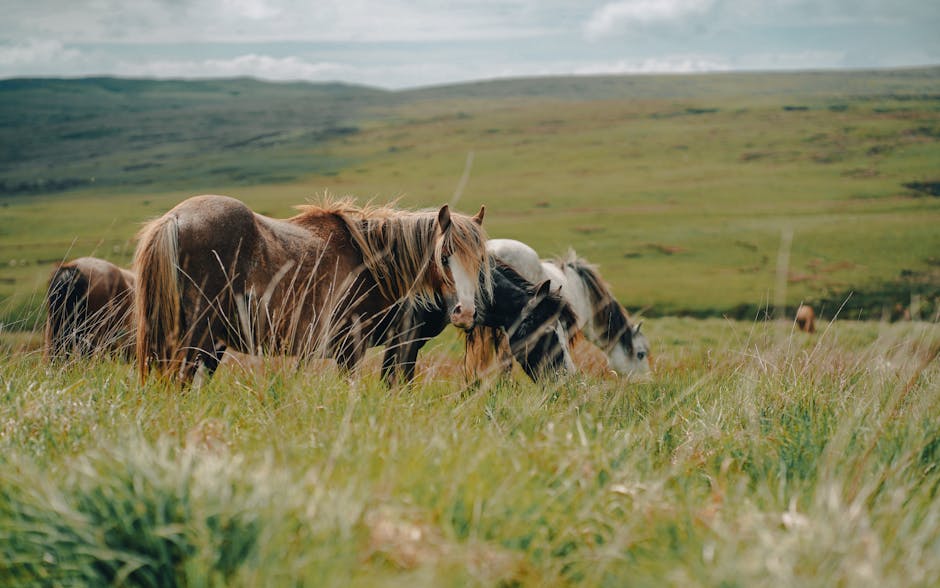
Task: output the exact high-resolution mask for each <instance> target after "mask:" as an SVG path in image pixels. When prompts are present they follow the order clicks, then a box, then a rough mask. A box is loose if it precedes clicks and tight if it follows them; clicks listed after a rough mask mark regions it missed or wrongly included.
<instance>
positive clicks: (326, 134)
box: [0, 69, 940, 329]
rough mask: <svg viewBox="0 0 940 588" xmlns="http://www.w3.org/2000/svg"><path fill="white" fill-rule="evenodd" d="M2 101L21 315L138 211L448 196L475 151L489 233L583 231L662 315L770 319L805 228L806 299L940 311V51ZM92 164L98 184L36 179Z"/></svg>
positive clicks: (797, 290)
mask: <svg viewBox="0 0 940 588" xmlns="http://www.w3.org/2000/svg"><path fill="white" fill-rule="evenodd" d="M0 102H2V105H3V109H2V112H3V113H4V116H5V117H6V119H7V122H8V123H11V124H9V125H7V124H3V125H0V129H4V130H3V133H4V135H3V141H2V142H3V144H4V145H5V146H6V151H5V155H4V157H3V158H2V161H0V172H2V177H3V179H4V182H6V185H8V187H9V186H13V189H11V191H9V195H8V196H6V197H2V198H0V200H2V204H0V205H2V206H3V207H4V208H3V215H2V223H0V307H2V309H3V313H2V316H4V317H6V318H5V319H3V322H5V323H6V324H7V329H9V328H31V327H32V325H33V324H34V323H35V321H36V318H41V316H40V313H39V311H38V306H39V305H38V298H37V296H36V293H37V292H40V291H41V290H42V287H43V281H44V280H45V279H46V277H47V275H48V271H49V268H50V266H51V264H52V263H53V262H54V261H56V260H62V259H64V258H69V257H76V256H79V255H88V254H94V255H99V256H103V257H106V258H109V259H111V260H113V261H115V262H117V263H122V264H127V263H128V262H129V259H130V256H131V253H132V251H133V243H132V238H133V235H134V233H135V232H136V230H137V228H138V227H139V225H140V223H141V222H142V221H143V220H145V219H147V218H150V217H153V216H155V215H158V214H160V213H162V212H164V211H166V210H167V209H169V208H170V207H172V206H173V205H174V204H176V203H177V202H179V201H180V200H182V199H184V198H186V197H188V196H191V195H194V194H198V193H226V194H229V195H233V196H236V197H239V198H241V199H243V200H245V201H246V202H248V203H249V204H250V205H252V206H253V207H255V209H256V210H258V211H260V212H263V213H267V214H271V215H277V216H287V215H290V214H292V208H291V207H292V206H293V205H296V204H299V203H302V202H304V201H306V200H308V199H310V198H313V197H315V196H316V195H317V194H322V193H323V192H326V191H329V192H332V193H334V194H350V195H353V196H356V197H358V198H359V199H360V200H368V199H375V200H378V201H387V200H389V199H393V198H400V199H401V202H402V204H403V205H406V206H439V205H440V204H441V203H442V202H446V201H448V200H450V199H451V197H452V195H453V194H454V192H455V187H456V185H457V182H458V178H460V177H461V174H462V173H463V172H464V169H465V167H466V165H467V162H468V159H470V158H472V160H471V164H472V165H471V167H470V168H469V182H468V183H467V184H466V187H465V189H464V190H463V192H462V196H461V199H460V201H459V202H458V203H457V205H458V208H461V209H464V210H475V209H476V207H478V206H479V205H480V204H486V205H487V206H488V208H489V215H488V220H487V227H488V229H489V231H490V234H491V235H492V236H497V237H514V238H518V239H521V240H524V241H527V242H529V243H530V244H532V245H533V246H534V247H536V248H537V249H538V250H539V251H540V252H542V253H543V255H554V254H561V253H564V251H565V250H566V249H567V248H568V247H569V246H574V247H576V249H577V250H578V252H579V253H581V254H582V255H584V256H585V257H587V258H588V259H591V260H592V261H595V262H597V263H600V264H601V266H602V269H603V271H604V274H605V276H606V277H607V278H608V279H609V280H610V281H611V283H612V284H613V286H614V288H615V291H616V292H618V293H619V295H620V296H621V298H622V301H623V302H624V303H625V304H626V305H627V306H628V307H629V308H631V309H634V310H641V309H642V310H644V311H645V312H646V314H647V315H650V316H661V315H671V314H672V315H674V314H677V313H679V314H687V315H693V316H709V315H719V316H720V315H730V316H735V317H738V318H746V319H750V318H753V317H754V316H756V315H757V314H758V312H759V311H760V309H761V308H766V307H767V306H769V305H770V303H771V302H772V299H773V297H774V294H776V293H779V292H776V291H775V288H776V281H777V280H776V275H777V274H776V272H777V260H778V253H779V249H780V243H781V240H782V236H783V235H784V234H786V233H790V232H792V235H793V237H792V247H791V250H790V252H789V253H790V255H789V263H788V265H787V268H786V275H787V281H786V283H787V284H788V286H787V291H786V293H785V300H786V302H787V304H788V305H789V306H790V307H793V306H795V305H797V304H798V303H799V302H800V301H802V300H808V301H813V302H815V303H817V306H819V307H820V308H818V310H822V312H823V314H824V315H826V316H830V317H831V316H833V315H834V314H835V313H836V311H837V309H838V308H839V307H841V306H842V304H843V303H845V302H846V300H848V302H847V304H846V310H847V311H848V312H849V313H850V315H851V316H854V317H865V318H881V316H882V315H883V314H886V315H888V316H891V317H893V318H897V317H898V316H900V315H901V314H902V313H903V309H906V308H907V307H909V306H910V304H911V300H912V295H913V296H914V299H915V306H916V307H917V308H915V312H916V313H919V314H920V315H921V316H925V317H930V316H933V314H934V313H935V312H936V310H937V304H936V299H937V298H938V296H940V290H938V284H940V257H938V253H937V252H938V251H940V232H938V231H937V230H936V225H937V223H938V222H940V201H938V200H937V198H936V196H935V195H933V193H932V192H931V190H935V189H936V185H937V182H938V181H940V178H938V177H937V175H936V173H937V172H936V162H937V161H940V142H938V138H940V126H938V125H940V122H938V121H940V70H937V69H927V70H905V71H888V72H859V73H832V74H767V75H758V74H750V75H719V76H686V77H683V76H649V77H644V76H639V77H624V78H583V79H582V78H574V79H563V78H562V79H548V80H517V81H503V82H489V83H481V84H470V85H464V86H457V87H452V88H434V89H425V90H417V91H411V92H399V93H389V92H381V91H377V90H372V89H368V88H358V87H349V86H338V85H336V86H316V85H305V84H263V83H260V82H253V81H250V80H234V81H222V82H198V83H196V82H194V83H183V82H142V81H126V80H107V79H104V80H74V81H48V80H46V81H30V80H19V81H17V80H13V81H7V82H0ZM95 129H99V131H100V129H111V130H112V131H113V132H109V134H107V136H104V135H101V133H102V132H103V131H100V132H99V131H95ZM146 129H151V130H153V131H154V132H153V133H150V132H149V131H148V132H144V131H145V130H146ZM154 129H160V132H159V133H157V132H156V130H154ZM96 133H97V134H96ZM72 135H77V136H78V137H79V138H77V139H76V138H70V137H72ZM99 135H101V136H99ZM262 135H264V136H262ZM468 155H469V156H470V157H469V158H468ZM151 164H152V165H151ZM82 166H91V167H89V168H88V169H85V168H84V167H82ZM91 168H94V169H91ZM73 176H74V177H79V178H81V177H85V178H86V179H89V178H91V177H94V178H95V185H94V187H93V188H91V187H89V185H88V184H82V183H78V184H75V186H76V189H74V190H69V191H67V192H64V193H63V192H61V191H57V190H51V191H50V190H46V191H45V193H38V194H34V193H32V192H33V191H36V190H38V191H40V192H42V190H40V188H42V187H43V186H60V187H61V186H65V184H68V181H67V180H68V178H71V177H73ZM30 178H33V179H30ZM40 180H41V181H40ZM23 182H25V183H26V184H29V185H30V186H34V187H35V190H34V188H29V189H28V190H26V189H25V188H24V190H26V192H24V191H23V190H20V189H19V188H17V187H16V186H20V184H21V183H23ZM30 182H33V183H32V184H30ZM37 182H38V183H37ZM43 182H44V183H43ZM14 184H15V185H14ZM26 184H24V185H26ZM27 192H28V193H27ZM17 194H18V195H17ZM850 294H851V295H850ZM898 305H900V306H901V307H902V308H898Z"/></svg>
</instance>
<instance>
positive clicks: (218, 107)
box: [0, 78, 383, 195]
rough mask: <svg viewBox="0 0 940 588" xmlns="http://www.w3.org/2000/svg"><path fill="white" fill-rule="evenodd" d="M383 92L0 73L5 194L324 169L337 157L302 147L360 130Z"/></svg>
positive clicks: (253, 178)
mask: <svg viewBox="0 0 940 588" xmlns="http://www.w3.org/2000/svg"><path fill="white" fill-rule="evenodd" d="M382 95H383V92H381V91H378V90H373V89H368V88H362V87H356V86H347V85H342V84H316V85H315V84H301V83H292V84H273V83H265V82H259V81H256V80H250V79H235V80H219V81H149V80H123V79H115V78H87V79H75V80H57V79H49V80H44V79H14V80H4V81H0V195H15V194H32V193H49V192H58V191H63V190H69V189H75V188H83V187H86V188H87V187H91V186H94V187H112V186H129V187H135V186H136V187H140V186H151V185H154V184H159V185H160V186H161V187H163V188H166V187H169V186H187V185H192V184H194V183H201V184H203V185H211V184H213V183H218V182H225V183H231V184H244V183H254V184H258V183H268V182H272V181H286V180H290V179H294V178H296V177H298V176H300V175H302V174H307V173H311V172H322V171H325V170H329V169H331V168H333V167H335V166H336V165H337V164H336V162H330V161H317V160H315V159H311V158H308V157H302V156H300V155H299V153H298V152H299V151H302V150H303V149H305V148H309V147H310V146H313V145H317V144H318V143H320V142H321V141H323V140H324V139H325V138H329V137H332V136H335V135H342V134H346V133H351V132H355V130H356V129H355V127H354V126H353V125H352V123H351V121H352V120H353V119H354V118H355V116H356V115H357V113H358V112H359V111H360V110H361V109H362V108H363V107H364V106H366V105H369V104H373V103H374V102H375V101H376V100H377V99H378V98H380V97H381V96H382ZM274 154H276V158H273V159H270V158H269V157H271V156H273V155H274Z"/></svg>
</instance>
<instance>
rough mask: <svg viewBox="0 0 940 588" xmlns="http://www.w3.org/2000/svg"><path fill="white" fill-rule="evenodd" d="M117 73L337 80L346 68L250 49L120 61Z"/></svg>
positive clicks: (131, 74)
mask: <svg viewBox="0 0 940 588" xmlns="http://www.w3.org/2000/svg"><path fill="white" fill-rule="evenodd" d="M115 69H116V72H117V73H118V74H119V75H125V76H131V77H148V78H163V79H167V78H208V77H226V78H229V77H245V76H247V77H253V78H259V79H263V80H271V81H294V80H306V81H326V80H338V79H341V78H343V77H344V76H345V75H346V74H348V73H349V72H350V68H349V67H348V66H344V65H342V64H338V63H330V62H311V61H307V60H305V59H302V58H300V57H296V56H289V57H271V56H268V55H258V54H254V53H250V54H246V55H239V56H237V57H233V58H231V59H203V60H177V61H172V60H162V61H146V62H143V63H132V62H121V63H119V64H118V65H117V66H116V68H115Z"/></svg>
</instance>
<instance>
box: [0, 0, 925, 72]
mask: <svg viewBox="0 0 940 588" xmlns="http://www.w3.org/2000/svg"><path fill="white" fill-rule="evenodd" d="M0 14H2V18H0V78H11V77H79V76H88V75H116V76H122V77H135V78H140V77H146V78H160V79H165V78H212V77H236V76H251V77H256V78H260V79H265V80H275V81H288V80H306V81H315V82H320V81H323V82H325V81H342V82H348V83H354V84H364V85H369V86H376V87H381V88H388V89H400V88H412V87H420V86H432V85H441V84H450V83H455V82H463V81H471V80H481V79H494V78H507V77H529V76H544V75H571V74H574V75H585V74H620V73H690V72H711V71H737V70H748V71H754V70H759V71H775V70H807V69H812V70H819V69H824V70H825V69H859V68H884V67H909V66H923V65H938V64H940V0H0Z"/></svg>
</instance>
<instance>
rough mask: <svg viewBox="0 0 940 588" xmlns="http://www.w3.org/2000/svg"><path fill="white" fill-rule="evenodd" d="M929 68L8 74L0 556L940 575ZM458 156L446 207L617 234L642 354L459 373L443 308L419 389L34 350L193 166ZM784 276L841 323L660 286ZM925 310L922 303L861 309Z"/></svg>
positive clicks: (192, 567)
mask: <svg viewBox="0 0 940 588" xmlns="http://www.w3.org/2000/svg"><path fill="white" fill-rule="evenodd" d="M938 71H940V70H937V69H936V68H933V69H928V70H910V71H893V72H890V71H889V72H856V73H850V74H849V73H847V74H781V75H755V74H752V75H715V76H648V77H629V76H628V77H619V78H579V79H574V80H573V79H549V80H518V81H509V82H498V83H481V84H471V85H465V86H460V87H456V88H431V89H425V90H420V91H415V92H408V93H382V92H375V91H371V90H368V89H356V88H349V87H322V88H317V87H311V86H309V85H302V84H301V85H290V84H288V85H266V84H260V83H257V82H250V81H244V80H236V81H229V82H219V83H215V82H211V83H210V82H206V83H197V84H189V83H180V82H166V83H163V82H139V81H138V82H126V81H120V80H87V81H82V80H79V81H75V82H50V81H26V82H23V81H17V82H4V83H3V86H2V87H0V94H3V95H2V96H0V102H3V104H4V105H5V106H9V105H10V104H13V105H14V106H15V108H6V107H4V108H3V109H0V111H2V112H3V116H6V117H7V119H4V121H5V122H6V123H9V124H4V125H0V127H2V128H3V129H4V131H0V136H5V137H8V138H9V137H13V138H14V139H15V140H16V141H20V140H25V139H27V138H31V139H35V141H33V142H32V143H30V145H27V147H28V148H29V149H33V151H29V149H27V150H26V151H23V152H22V153H29V154H30V155H29V156H28V157H26V156H24V158H21V159H16V158H17V157H19V155H18V154H19V153H20V152H17V153H13V152H9V153H6V152H5V153H2V154H0V173H2V175H3V181H4V182H6V183H5V184H4V190H6V191H7V192H8V193H9V192H11V190H12V192H15V193H16V195H9V196H5V197H4V198H3V199H2V202H0V206H2V207H3V208H2V209H0V210H2V214H0V329H2V333H0V584H2V585H11V586H18V585H22V586H34V585H47V586H65V585H67V586H100V585H107V584H113V585H121V586H174V585H194V586H214V585H226V586H229V585H231V586H257V585H273V586H281V585H285V586H286V585H290V586H295V585H325V586H350V585H352V586H392V585H403V584H410V585H422V586H424V585H429V586H441V585H455V586H456V585H460V586H464V585H506V586H515V585H522V586H530V585H531V586H553V585H585V586H620V585H624V584H630V585H640V586H644V585H650V586H661V585H664V584H666V585H682V586H688V585H701V586H738V585H741V586H752V585H757V586H763V585H767V586H807V585H809V586H833V585H851V586H856V585H873V586H932V585H937V584H940V506H938V504H940V502H938V501H937V492H938V489H940V473H938V472H940V469H938V465H940V426H938V424H937V422H936V421H937V419H936V418H934V415H936V414H938V411H940V362H938V360H937V357H938V352H940V327H938V325H937V323H936V320H933V322H930V320H929V319H930V318H931V317H934V316H935V313H936V311H937V304H938V302H937V300H938V299H940V279H938V274H937V267H938V265H937V264H938V259H937V251H940V233H938V232H937V230H936V228H935V227H936V226H937V222H938V220H940V201H938V200H937V199H936V198H935V197H933V196H930V195H929V194H928V192H924V191H923V190H914V189H912V188H910V187H909V185H910V184H912V183H913V184H915V185H918V186H921V185H923V186H932V185H933V184H932V182H936V180H937V177H936V169H935V168H936V161H937V160H938V157H940V146H938V142H937V137H938V135H940V133H938V132H937V120H938V119H937V112H938V103H937V96H938V88H940V86H938V82H937V72H938ZM125 82H126V83H125ZM18 84H19V85H18ZM64 96H68V99H65V100H64V99H63V97H64ZM11 101H12V102H11ZM174 105H175V107H174ZM321 107H322V108H321ZM30 108H32V110H30ZM24 109H25V110H24ZM24 112H26V113H27V114H29V113H31V114H29V115H28V116H27V115H24V114H23V113H24ZM258 112H267V113H268V116H265V117H260V118H259V117H258V116H257V114H258ZM83 117H85V118H83ZM301 119H303V120H302V121H301ZM102 121H110V122H113V124H104V123H103V122H102ZM298 121H301V122H298ZM13 123H15V124H13ZM17 125H19V126H17ZM24 125H25V126H24ZM135 126H137V127H140V128H141V129H145V130H147V129H149V130H148V131H147V133H150V134H149V135H148V134H147V133H143V135H146V136H144V137H143V138H140V137H138V139H135V141H136V140H139V141H140V142H139V143H137V144H135V145H130V143H129V142H130V137H131V136H133V135H134V132H135V131H134V127H135ZM24 128H29V129H30V131H29V133H31V134H27V133H26V132H25V131H24V130H23V129H24ZM11 129H12V130H11ZM95 129H99V131H98V132H91V131H94V130H95ZM102 129H103V130H102ZM108 129H110V131H108V132H104V130H108ZM275 130H276V131H277V132H279V133H281V134H279V135H277V136H275V135H265V136H264V137H261V138H258V137H259V136H260V135H262V134H264V133H267V132H274V131H275ZM292 130H298V131H299V134H292ZM151 131H153V132H151ZM157 131H159V133H158V132H157ZM164 132H165V133H169V134H171V135H172V134H173V133H177V134H178V135H176V137H177V139H174V140H170V141H166V140H163V139H161V138H160V137H161V135H160V133H164ZM3 133H8V134H7V135H3ZM10 133H12V134H10ZM154 133H156V134H154ZM64 135H68V137H64ZM147 137H149V138H147ZM246 141H247V142H246ZM5 144H11V145H12V144H14V142H10V141H7V142H5ZM233 144H234V145H235V146H234V147H230V148H227V149H223V147H224V146H225V145H229V146H231V145H233ZM468 152H472V153H473V167H472V169H471V174H470V179H469V183H468V184H467V186H466V189H465V190H464V192H463V195H462V197H461V200H460V201H459V202H458V203H457V207H458V208H460V209H462V210H469V211H475V210H476V208H477V207H478V206H479V205H480V204H484V203H485V204H486V205H487V209H488V212H487V216H486V223H485V224H486V226H487V228H488V230H489V232H490V234H491V235H492V236H496V237H514V238H518V239H522V240H524V241H527V242H529V243H530V244H532V245H533V246H535V247H536V248H537V249H538V250H539V251H540V252H541V253H542V254H544V255H551V254H555V253H562V252H563V251H564V250H565V249H566V248H567V247H568V246H574V247H575V248H576V249H577V250H578V251H579V252H580V253H581V254H582V255H584V256H585V257H587V258H588V259H590V260H591V261H594V262H598V263H600V264H601V266H602V272H603V274H604V276H605V277H606V278H607V279H608V280H609V281H610V282H611V283H612V284H613V287H614V291H615V292H616V293H617V294H618V296H619V297H620V298H621V300H622V301H623V302H624V303H625V304H626V305H627V306H628V307H629V308H630V309H631V310H634V311H636V310H638V309H640V310H643V309H645V312H646V315H647V320H646V322H645V323H644V327H643V330H644V332H645V333H647V336H648V337H649V339H650V341H651V344H652V353H653V364H654V372H653V375H652V377H651V378H650V379H648V380H644V381H635V382H631V381H626V380H617V379H612V378H611V377H610V376H609V375H608V374H606V373H605V372H606V370H605V369H604V367H603V366H604V361H603V358H602V357H601V356H600V354H599V352H598V351H597V350H595V349H592V348H587V347H584V346H582V347H581V348H579V349H577V350H576V352H577V353H576V355H577V360H578V362H579V363H580V365H581V366H582V367H583V368H584V369H583V373H581V374H580V375H578V376H576V377H572V378H571V379H569V380H565V381H559V382H553V383H549V384H546V385H543V386H536V385H534V384H532V383H530V382H528V381H527V380H525V379H524V377H522V376H521V375H520V374H519V373H516V374H515V378H514V379H513V380H512V381H506V382H501V383H497V384H493V385H491V386H488V387H485V388H481V389H472V388H467V387H466V386H465V385H464V383H463V380H462V367H461V362H460V357H459V354H460V349H461V342H460V340H459V338H458V336H457V335H455V334H454V333H453V332H450V331H448V332H447V333H446V334H445V335H443V336H442V337H439V338H438V339H436V340H435V341H434V342H432V344H431V345H429V346H428V348H426V350H425V352H424V354H423V355H422V357H421V358H420V366H421V367H420V369H421V376H420V378H419V380H418V382H417V383H416V384H415V385H414V386H412V387H411V388H408V389H402V390H387V389H385V388H384V387H383V386H382V385H381V384H380V382H379V380H378V377H377V374H378V371H379V363H380V360H379V358H378V356H377V354H376V353H375V352H373V353H372V354H370V356H369V357H368V358H367V361H366V364H365V366H364V368H363V370H362V372H361V373H360V374H359V375H358V376H356V377H354V378H352V379H347V378H345V377H344V376H343V375H341V374H340V373H338V372H337V371H336V368H335V366H333V364H332V363H331V362H329V361H311V362H309V363H306V364H303V365H299V366H298V365H295V364H294V363H292V362H291V361H289V360H288V361H284V360H276V359H269V360H266V361H263V362H260V365H254V364H257V363H259V362H252V365H240V364H239V363H238V362H237V361H232V360H229V361H228V363H226V364H225V365H223V366H222V368H221V369H220V370H219V372H218V373H217V374H216V376H215V377H214V378H212V379H211V380H209V381H207V382H204V383H203V384H202V385H200V386H197V387H194V388H192V389H188V390H186V391H179V390H176V389H172V388H169V387H167V386H165V385H163V384H161V383H159V382H157V381H148V382H144V383H141V382H139V381H138V379H137V377H136V375H135V373H134V372H133V368H132V366H130V365H128V364H125V363H121V362H119V361H113V360H108V359H105V358H98V359H96V360H93V361H83V362H81V363H72V364H66V365H49V364H47V363H45V362H44V361H43V360H42V358H41V357H40V354H39V352H38V351H37V350H36V349H37V348H38V345H39V335H38V333H37V332H36V330H35V327H36V326H37V325H39V324H41V322H42V320H43V316H42V311H41V309H40V307H41V295H42V292H43V290H44V288H45V281H46V280H47V279H48V275H49V271H50V269H51V266H52V264H53V263H54V261H56V260H62V259H67V258H71V257H78V256H81V255H97V256H100V257H105V258H107V259H110V260H112V261H115V262H117V263H119V264H122V265H127V264H128V263H129V261H130V258H131V256H132V252H133V247H134V242H133V235H134V233H135V232H136V231H137V229H138V227H139V226H140V224H141V223H142V222H143V221H145V220H146V219H148V218H152V217H154V216H156V215H159V214H162V213H163V212H165V211H166V210H168V209H169V208H171V207H172V206H174V205H175V204H176V203H178V202H180V201H181V200H183V199H184V198H186V197H188V196H190V195H192V194H193V192H194V191H206V192H216V193H228V194H231V195H233V196H237V197H239V198H241V199H243V200H244V201H245V202H247V203H248V204H249V205H251V206H252V207H253V208H254V209H255V210H257V211H259V212H261V213H263V214H268V215H271V216H280V217H283V216H287V215H289V214H291V211H292V210H291V206H292V205H295V204H298V203H302V202H304V201H305V200H306V199H308V198H310V197H312V196H315V195H316V194H318V193H321V192H323V191H331V192H333V193H338V194H353V195H356V196H358V197H359V198H360V199H368V198H375V199H376V200H379V201H385V200H388V199H391V198H395V197H400V198H401V201H402V203H403V204H404V205H406V206H414V207H417V206H433V205H437V206H439V205H440V204H441V203H442V202H445V201H448V200H450V199H451V197H452V194H453V192H454V187H455V185H456V183H457V179H458V178H459V177H460V176H461V172H462V171H463V168H464V165H465V162H466V161H467V155H468ZM154 163H156V164H159V167H154V166H153V165H151V164H154ZM37 170H42V172H41V174H40V176H41V177H46V176H43V175H42V174H49V175H48V179H52V180H56V181H58V182H59V183H55V182H46V183H42V184H41V186H40V188H37V187H36V186H37V185H36V184H31V183H30V182H31V181H32V180H31V179H30V178H35V177H36V174H37V173H40V172H38V171H37ZM92 172H93V173H94V174H97V175H96V176H95V177H97V178H98V180H96V182H95V184H94V185H91V184H90V183H87V182H84V181H82V182H78V183H77V184H70V183H69V182H68V181H67V180H69V178H73V179H74V178H79V179H81V178H85V179H87V178H88V177H90V175H89V174H91V173H92ZM277 178H280V179H279V180H277V181H275V180H276V179H277ZM60 180H61V181H60ZM24 182H25V183H24ZM11 186H12V188H10V187H11ZM43 186H44V187H43ZM8 188H10V189H8ZM21 188H22V189H21ZM63 190H65V191H63ZM789 230H792V231H793V245H792V250H791V251H790V252H789V253H790V255H789V259H790V261H789V265H788V267H787V276H786V280H785V284H786V292H785V293H783V292H777V291H776V290H775V288H776V286H775V284H776V281H777V280H776V277H777V267H776V263H777V261H776V260H777V258H778V253H779V252H778V249H779V246H780V242H781V236H782V235H783V234H784V233H785V231H789ZM778 294H785V299H786V303H787V305H788V306H790V307H792V306H794V305H795V304H797V303H799V302H800V301H801V300H811V301H813V302H814V303H815V304H816V306H817V310H818V311H821V314H822V315H823V316H825V317H832V316H833V315H834V314H836V312H835V309H836V308H838V307H843V311H842V314H841V315H840V320H837V321H835V322H833V323H832V324H831V325H828V324H826V323H825V322H824V323H822V324H821V325H820V327H821V328H820V332H819V333H818V334H816V335H815V336H806V335H803V334H800V333H796V332H795V331H793V329H792V327H791V325H789V324H786V323H784V322H770V321H763V320H760V321H755V322H751V321H749V320H748V321H741V322H739V321H733V320H720V319H707V320H697V319H691V318H677V317H670V316H667V317H665V318H656V317H658V316H661V315H668V314H672V313H683V314H694V315H702V316H705V315H719V314H728V315H732V316H743V317H746V318H747V319H753V318H754V317H757V316H758V315H759V314H760V309H762V308H764V309H766V308H767V307H768V306H769V305H770V304H771V303H772V302H773V301H774V299H775V298H776V295H778ZM905 310H906V311H908V312H911V313H912V314H913V315H914V316H913V318H915V319H916V318H917V317H918V315H919V316H920V317H921V318H927V319H928V321H927V322H918V321H913V322H898V323H888V322H854V321H851V320H842V319H845V318H858V317H868V318H870V317H875V318H880V317H882V316H884V317H886V318H897V317H898V315H900V314H902V313H903V312H904V311H905Z"/></svg>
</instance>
